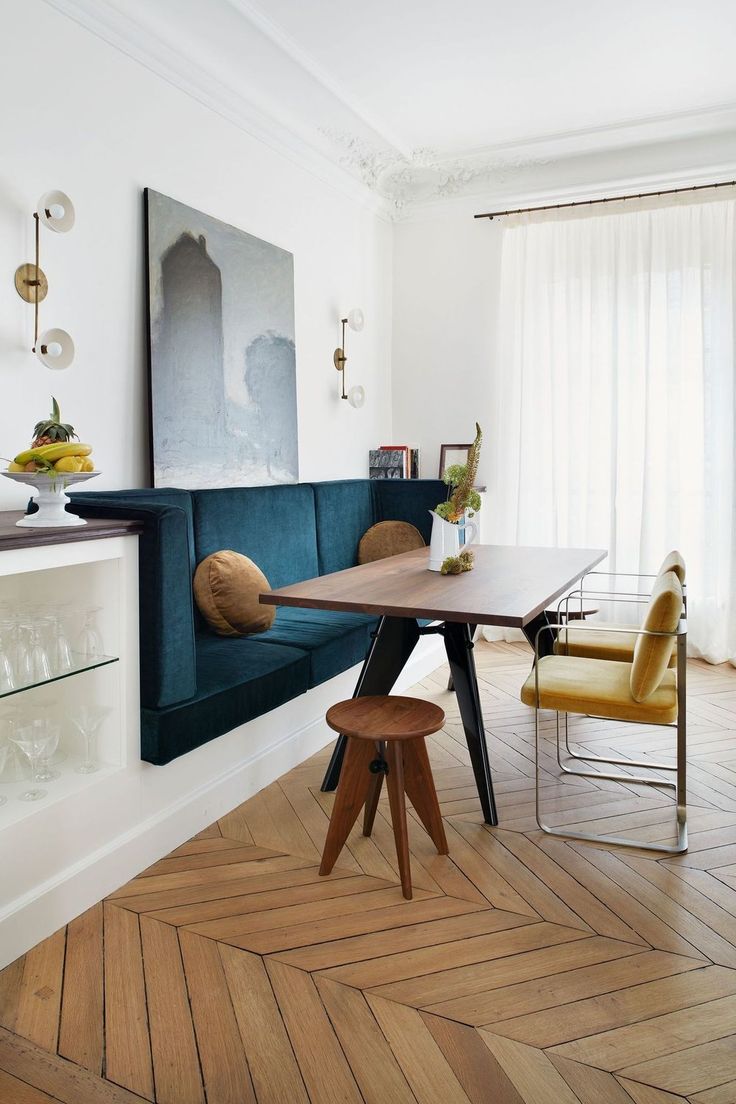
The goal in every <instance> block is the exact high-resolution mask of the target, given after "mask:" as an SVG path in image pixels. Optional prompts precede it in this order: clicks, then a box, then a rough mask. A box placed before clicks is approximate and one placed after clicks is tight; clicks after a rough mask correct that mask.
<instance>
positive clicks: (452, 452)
mask: <svg viewBox="0 0 736 1104" xmlns="http://www.w3.org/2000/svg"><path fill="white" fill-rule="evenodd" d="M472 447H473V443H472V441H471V443H470V444H469V445H440V472H439V478H440V479H441V478H442V476H443V475H444V474H445V472H446V471H447V469H448V468H449V467H450V465H452V464H467V462H468V453H469V452H470V450H471V448H472Z"/></svg>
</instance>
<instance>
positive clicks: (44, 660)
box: [25, 622, 51, 683]
mask: <svg viewBox="0 0 736 1104" xmlns="http://www.w3.org/2000/svg"><path fill="white" fill-rule="evenodd" d="M25 627H26V629H27V631H28V666H29V668H30V676H31V682H32V683H37V682H48V680H49V679H50V678H51V663H50V661H49V656H48V652H47V651H46V647H45V645H44V642H43V639H42V636H41V627H40V625H39V624H38V622H29V623H28V624H27V625H26V626H25Z"/></svg>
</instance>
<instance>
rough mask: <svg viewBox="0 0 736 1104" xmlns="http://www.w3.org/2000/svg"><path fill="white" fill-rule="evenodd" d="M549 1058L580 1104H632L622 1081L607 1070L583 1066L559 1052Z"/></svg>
mask: <svg viewBox="0 0 736 1104" xmlns="http://www.w3.org/2000/svg"><path fill="white" fill-rule="evenodd" d="M549 1059H550V1061H551V1063H552V1065H553V1066H554V1067H555V1069H556V1070H557V1072H558V1073H559V1074H560V1076H561V1077H563V1078H564V1079H565V1081H566V1082H567V1084H568V1085H569V1086H570V1088H571V1089H572V1091H573V1092H574V1093H575V1095H576V1096H577V1098H578V1100H579V1101H580V1104H631V1097H630V1095H629V1094H628V1093H627V1092H626V1090H625V1089H624V1088H623V1087H622V1086H621V1083H620V1082H619V1081H617V1080H616V1078H615V1077H614V1076H613V1075H612V1074H610V1073H606V1072H605V1070H599V1069H594V1067H593V1066H582V1065H580V1063H579V1062H571V1061H570V1060H569V1058H561V1057H560V1056H559V1055H558V1054H551V1055H550V1056H549Z"/></svg>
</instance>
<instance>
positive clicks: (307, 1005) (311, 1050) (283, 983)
mask: <svg viewBox="0 0 736 1104" xmlns="http://www.w3.org/2000/svg"><path fill="white" fill-rule="evenodd" d="M266 967H267V969H268V974H269V977H270V979H271V985H272V986H273V991H274V993H275V994H276V999H277V1001H278V1003H279V1008H280V1009H281V1015H282V1016H283V1018H284V1023H285V1024H286V1030H287V1031H288V1033H289V1038H290V1039H291V1045H292V1046H293V1048H294V1053H295V1054H296V1057H297V1061H298V1062H299V1066H300V1069H301V1071H302V1076H303V1077H304V1081H305V1084H306V1086H307V1090H308V1092H309V1095H310V1098H311V1099H312V1100H313V1101H317V1100H318V1101H320V1104H338V1102H340V1104H360V1102H361V1100H362V1096H361V1093H360V1090H359V1088H358V1086H357V1084H356V1081H355V1078H354V1076H353V1074H352V1072H351V1069H350V1066H349V1065H348V1062H347V1059H346V1057H345V1054H344V1052H343V1050H342V1047H341V1046H340V1043H339V1041H338V1039H337V1036H336V1035H335V1032H334V1030H333V1027H332V1024H331V1023H330V1018H329V1016H328V1015H327V1012H326V1011H325V1008H324V1005H323V1004H322V1001H321V1000H320V997H319V993H318V992H317V988H316V986H315V984H314V981H313V980H312V978H311V976H310V975H309V974H306V973H304V972H303V971H302V970H297V969H295V967H293V966H286V965H285V964H284V963H283V962H277V961H276V960H275V959H269V960H268V962H267V963H266Z"/></svg>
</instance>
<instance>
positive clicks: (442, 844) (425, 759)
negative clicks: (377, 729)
mask: <svg viewBox="0 0 736 1104" xmlns="http://www.w3.org/2000/svg"><path fill="white" fill-rule="evenodd" d="M404 789H405V790H406V792H407V795H408V797H409V800H410V801H411V803H412V805H413V806H414V810H415V812H416V814H417V816H418V817H419V819H420V820H421V822H422V824H423V825H424V827H425V828H426V829H427V832H428V833H429V835H430V837H431V839H432V842H433V843H434V845H435V847H436V848H437V850H438V851H439V853H440V855H449V853H450V849H449V847H448V846H447V837H446V835H445V826H444V824H443V822H442V813H441V812H440V803H439V801H438V800H437V791H436V789H435V787H434V778H433V777H432V768H431V767H430V765H429V755H428V754H427V745H426V742H425V740H424V737H423V736H421V737H419V739H417V740H407V741H406V743H405V744H404Z"/></svg>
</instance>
